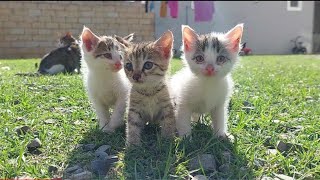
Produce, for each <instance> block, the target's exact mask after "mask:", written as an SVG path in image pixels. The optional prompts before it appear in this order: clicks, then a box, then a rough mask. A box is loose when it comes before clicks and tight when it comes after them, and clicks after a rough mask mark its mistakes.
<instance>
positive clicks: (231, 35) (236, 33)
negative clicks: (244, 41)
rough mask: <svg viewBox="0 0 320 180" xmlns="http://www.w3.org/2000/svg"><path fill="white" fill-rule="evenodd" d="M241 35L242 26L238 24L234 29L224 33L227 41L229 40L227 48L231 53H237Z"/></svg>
mask: <svg viewBox="0 0 320 180" xmlns="http://www.w3.org/2000/svg"><path fill="white" fill-rule="evenodd" d="M242 33H243V24H238V25H236V26H235V27H234V28H232V29H231V30H230V31H229V32H227V33H226V35H225V36H226V37H227V39H229V42H230V43H229V45H228V48H229V49H230V50H231V51H232V52H238V51H239V49H240V42H241V38H242Z"/></svg>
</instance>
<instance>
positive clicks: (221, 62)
mask: <svg viewBox="0 0 320 180" xmlns="http://www.w3.org/2000/svg"><path fill="white" fill-rule="evenodd" d="M226 61H227V58H226V57H224V56H218V57H217V64H218V65H221V64H223V63H225V62H226Z"/></svg>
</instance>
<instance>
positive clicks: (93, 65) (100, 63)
mask: <svg viewBox="0 0 320 180" xmlns="http://www.w3.org/2000/svg"><path fill="white" fill-rule="evenodd" d="M132 37H133V34H130V35H128V36H127V37H125V38H124V39H126V40H127V41H131V40H132ZM80 39H81V41H80V47H81V55H82V66H83V80H84V85H85V87H86V88H87V91H88V96H89V99H90V101H91V102H92V104H93V107H94V109H95V111H96V114H97V117H98V119H99V127H100V128H101V129H102V130H103V131H104V132H108V133H109V132H113V131H114V130H115V129H116V128H117V127H119V126H121V125H122V124H123V123H124V114H125V111H126V108H127V103H128V93H129V89H130V86H131V85H130V83H129V81H128V80H127V78H126V77H125V73H124V70H123V59H122V56H123V55H122V44H120V43H119V42H118V41H117V40H116V39H115V38H113V37H110V36H102V37H98V36H97V35H95V34H94V33H93V32H92V31H91V30H90V29H89V28H87V27H84V28H83V31H82V34H81V37H80ZM112 107H113V112H112V115H111V117H110V114H109V109H110V108H112Z"/></svg>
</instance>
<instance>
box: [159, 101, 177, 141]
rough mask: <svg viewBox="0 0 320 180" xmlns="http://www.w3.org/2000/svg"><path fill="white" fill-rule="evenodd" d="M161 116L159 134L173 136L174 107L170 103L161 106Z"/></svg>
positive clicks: (174, 128)
mask: <svg viewBox="0 0 320 180" xmlns="http://www.w3.org/2000/svg"><path fill="white" fill-rule="evenodd" d="M162 112H163V116H162V117H161V120H160V126H161V136H162V137H166V138H171V137H174V135H175V131H176V122H175V113H174V107H173V105H172V104H171V103H169V104H168V105H166V106H165V107H163V109H162Z"/></svg>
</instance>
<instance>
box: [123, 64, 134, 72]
mask: <svg viewBox="0 0 320 180" xmlns="http://www.w3.org/2000/svg"><path fill="white" fill-rule="evenodd" d="M125 67H126V69H127V70H128V71H132V69H133V67H132V63H127V64H126V66H125Z"/></svg>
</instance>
